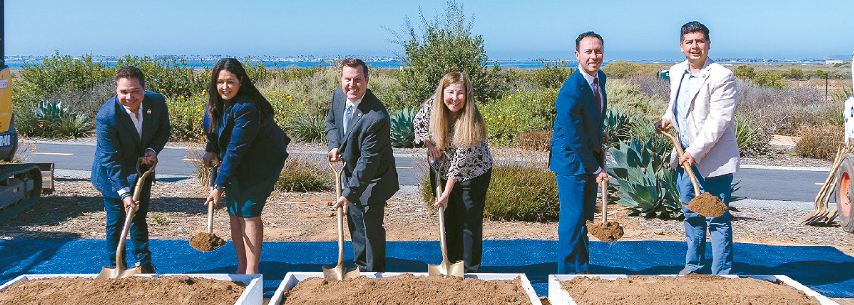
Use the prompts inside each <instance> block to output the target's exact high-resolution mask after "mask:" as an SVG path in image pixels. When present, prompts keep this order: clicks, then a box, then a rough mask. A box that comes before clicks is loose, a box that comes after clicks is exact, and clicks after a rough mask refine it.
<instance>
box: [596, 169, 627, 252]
mask: <svg viewBox="0 0 854 305" xmlns="http://www.w3.org/2000/svg"><path fill="white" fill-rule="evenodd" d="M599 187H601V188H602V223H593V222H592V221H588V222H587V229H588V230H590V234H593V236H594V237H596V238H598V239H599V240H601V241H604V242H612V241H617V240H618V239H620V238H623V226H621V225H620V223H619V222H616V221H611V222H609V221H608V182H605V181H602V183H600V184H599Z"/></svg>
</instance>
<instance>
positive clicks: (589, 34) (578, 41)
mask: <svg viewBox="0 0 854 305" xmlns="http://www.w3.org/2000/svg"><path fill="white" fill-rule="evenodd" d="M585 37H595V38H596V39H599V42H601V43H602V46H603V47H604V46H605V40H604V39H602V36H599V34H596V33H593V32H584V33H581V35H578V38H576V39H575V50H576V51H579V50H578V47H579V45H581V40H582V39H584V38H585Z"/></svg>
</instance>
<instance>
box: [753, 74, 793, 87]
mask: <svg viewBox="0 0 854 305" xmlns="http://www.w3.org/2000/svg"><path fill="white" fill-rule="evenodd" d="M753 82H754V83H756V85H759V86H761V87H771V88H780V89H784V88H786V83H784V82H783V76H782V75H780V74H779V73H775V72H772V71H762V72H759V73H757V74H756V76H754V77H753Z"/></svg>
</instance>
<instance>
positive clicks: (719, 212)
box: [661, 132, 728, 217]
mask: <svg viewBox="0 0 854 305" xmlns="http://www.w3.org/2000/svg"><path fill="white" fill-rule="evenodd" d="M661 134H663V135H664V136H666V137H668V138H670V141H673V147H674V148H676V152H677V153H678V154H679V158H682V155H684V154H685V152H683V151H682V145H679V141H677V140H676V138H675V137H674V136H672V135H670V133H667V132H662V133H661ZM676 135H677V136H678V135H679V133H678V132H677V133H676ZM682 168H684V169H685V172H686V173H688V177H689V178H691V185H692V186H694V198H693V199H691V202H689V203H688V209H689V210H691V211H694V212H697V213H699V214H700V215H703V216H705V217H721V216H723V215H724V214H725V213H726V211H727V210H728V208H727V206H726V204H724V203H723V202H722V201H721V199H720V198H718V197H717V196H715V195H712V194H710V193H703V194H702V195H699V194H700V185H699V184H698V183H697V177H695V176H694V171H693V170H691V168H690V167H688V165H687V164H682ZM682 204H683V205H685V204H684V203H682Z"/></svg>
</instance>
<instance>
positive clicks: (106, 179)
mask: <svg viewBox="0 0 854 305" xmlns="http://www.w3.org/2000/svg"><path fill="white" fill-rule="evenodd" d="M95 130H96V134H97V147H96V148H95V160H94V163H93V164H92V177H91V180H92V185H94V186H95V188H96V189H98V191H100V192H101V194H102V195H103V196H104V209H105V210H106V212H107V256H108V259H109V260H110V264H111V265H112V266H113V267H115V266H116V248H117V247H118V243H119V237H120V236H119V235H120V234H121V229H122V226H123V225H124V219H125V217H126V216H127V215H126V210H127V209H128V208H133V209H135V210H136V213H135V214H134V217H133V222H132V225H131V227H130V238H131V245H132V247H133V256H134V259H135V260H136V261H137V263H136V265H135V266H139V267H141V268H140V269H141V271H142V273H155V270H154V266H153V265H152V264H151V251H149V250H148V224H147V223H146V214H147V213H148V204H149V201H150V198H151V183H152V181H154V175H149V176H148V178H147V179H146V181H144V182H143V187H142V190H141V191H140V192H141V193H140V194H139V195H140V196H139V201H134V200H133V191H134V190H133V185H134V183H135V182H136V178H137V176H138V175H139V174H140V173H141V172H145V171H146V170H148V167H149V165H150V164H151V163H152V162H154V160H155V159H156V158H157V154H158V153H159V152H160V150H162V149H163V146H165V145H166V141H168V140H169V136H171V135H172V127H171V125H170V124H169V111H168V110H167V108H166V100H165V99H164V98H163V95H160V94H158V93H154V92H150V91H145V76H143V74H142V71H140V70H139V69H137V68H136V67H132V66H127V67H122V68H121V69H119V71H118V72H116V96H114V97H112V98H111V99H109V100H108V101H107V102H106V103H105V104H104V105H103V106H101V109H99V110H98V115H97V117H96V119H95ZM138 163H139V164H138ZM122 259H124V258H122ZM125 265H126V266H127V264H125Z"/></svg>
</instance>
